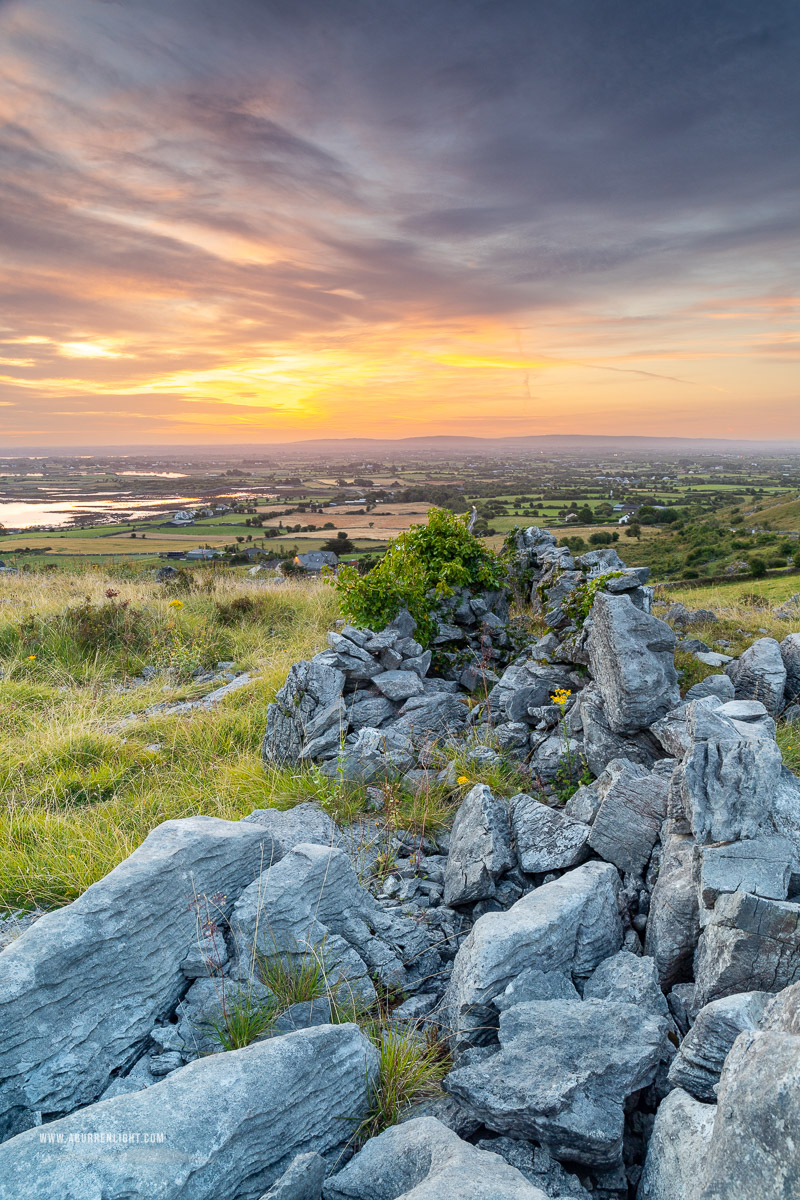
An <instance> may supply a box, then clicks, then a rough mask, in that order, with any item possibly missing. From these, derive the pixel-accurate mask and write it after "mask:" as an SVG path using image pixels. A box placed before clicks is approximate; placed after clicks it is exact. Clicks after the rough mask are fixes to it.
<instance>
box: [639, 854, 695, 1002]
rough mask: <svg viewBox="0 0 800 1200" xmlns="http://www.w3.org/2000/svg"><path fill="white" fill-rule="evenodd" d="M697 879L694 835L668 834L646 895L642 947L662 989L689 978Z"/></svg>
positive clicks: (693, 937) (692, 956)
mask: <svg viewBox="0 0 800 1200" xmlns="http://www.w3.org/2000/svg"><path fill="white" fill-rule="evenodd" d="M699 878H700V851H699V848H698V846H697V843H696V842H695V840H694V838H691V837H688V836H686V835H685V834H680V833H675V832H672V833H670V834H669V835H668V836H667V839H666V841H665V843H664V847H663V850H662V855H661V865H660V869H659V872H658V878H657V879H656V882H655V887H654V888H653V893H652V896H651V898H650V915H649V918H648V921H647V933H646V937H645V947H644V948H645V953H646V954H648V955H651V956H652V957H653V959H654V961H655V964H656V970H657V972H658V977H659V980H660V981H661V987H662V988H663V990H664V991H670V989H671V988H673V987H674V986H675V984H676V983H684V982H686V981H687V980H690V979H691V978H692V961H693V958H694V952H695V948H696V946H697V939H698V937H699V936H700V909H699V903H698V894H697V893H698V884H699Z"/></svg>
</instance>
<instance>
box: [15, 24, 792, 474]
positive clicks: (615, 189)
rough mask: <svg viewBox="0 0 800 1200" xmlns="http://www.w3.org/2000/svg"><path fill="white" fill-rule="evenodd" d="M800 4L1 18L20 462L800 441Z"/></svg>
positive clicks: (16, 409) (16, 430) (17, 431)
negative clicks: (432, 439)
mask: <svg viewBox="0 0 800 1200" xmlns="http://www.w3.org/2000/svg"><path fill="white" fill-rule="evenodd" d="M798 62H800V5H798V4H797V2H796V0H767V2H761V0H701V2H698V0H630V2H620V0H557V2H554V0H525V2H517V0H482V2H477V0H225V2H224V3H221V2H220V0H0V121H1V122H2V132H1V133H0V185H1V192H0V447H2V448H4V449H6V450H8V449H9V448H13V447H14V446H20V447H21V446H25V447H29V446H33V445H47V446H60V445H63V446H65V447H68V446H72V445H81V446H90V445H119V446H121V447H126V446H131V447H133V446H143V445H152V444H156V443H157V444H159V445H163V444H176V445H177V444H200V443H203V444H208V445H222V444H224V443H235V444H237V445H241V444H250V443H253V444H259V445H262V444H266V443H269V442H280V441H289V440H295V439H298V438H299V439H304V438H317V437H350V436H353V437H380V438H391V437H406V436H412V435H415V436H416V435H425V434H446V433H454V434H455V433H460V434H469V435H475V436H486V437H497V436H506V435H515V434H516V435H525V434H547V433H579V434H612V435H613V434H618V435H621V434H640V435H665V436H684V437H694V436H696V437H730V438H755V439H770V440H774V439H782V438H786V439H797V438H800V395H799V393H800V386H799V381H800V373H799V372H798V367H799V366H800V320H799V315H800V297H798V292H800V283H798V280H799V278H800V276H799V275H798V266H800V262H799V261H798V260H800V237H798V234H800V203H798V198H799V197H800V138H798V128H800V70H798Z"/></svg>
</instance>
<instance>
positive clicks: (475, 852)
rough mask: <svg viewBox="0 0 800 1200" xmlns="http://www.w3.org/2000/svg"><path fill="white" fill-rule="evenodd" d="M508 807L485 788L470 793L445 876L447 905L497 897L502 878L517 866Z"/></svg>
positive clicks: (462, 808)
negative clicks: (496, 892)
mask: <svg viewBox="0 0 800 1200" xmlns="http://www.w3.org/2000/svg"><path fill="white" fill-rule="evenodd" d="M515 862H516V860H515V857H514V851H513V849H512V846H511V826H510V823H509V817H508V806H507V804H506V802H505V801H504V800H496V799H495V798H494V796H493V795H492V793H491V791H490V789H489V788H488V787H487V786H486V784H483V783H478V784H476V785H475V787H473V788H472V789H471V791H469V792H468V793H467V795H466V796H465V798H464V800H463V801H462V803H461V806H460V808H459V810H458V812H457V813H456V816H455V820H454V821H453V828H452V832H451V835H450V853H449V854H448V857H447V867H446V869H445V873H444V902H445V904H448V905H451V906H452V905H459V904H470V903H472V902H473V901H475V900H485V899H488V898H489V897H491V896H493V895H494V894H495V889H496V885H497V883H498V881H499V879H500V877H501V876H502V875H504V874H505V873H506V872H507V871H510V870H511V868H512V867H513V866H514V865H515Z"/></svg>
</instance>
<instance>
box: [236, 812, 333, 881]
mask: <svg viewBox="0 0 800 1200" xmlns="http://www.w3.org/2000/svg"><path fill="white" fill-rule="evenodd" d="M242 820H243V821H244V822H246V823H249V824H254V825H259V826H261V828H263V829H266V830H267V831H268V832H269V834H270V836H271V838H272V840H273V842H274V844H275V845H276V846H279V847H280V851H281V855H283V854H287V853H288V852H289V851H290V850H294V848H295V846H299V845H300V844H301V843H306V844H307V843H316V844H317V845H320V846H337V845H338V844H339V841H340V838H341V834H340V832H339V828H338V826H337V824H336V822H335V821H333V820H332V819H331V818H330V817H329V816H328V814H327V813H326V812H325V811H324V809H322V808H320V806H319V805H318V804H310V803H306V804H295V805H294V807H293V808H289V809H286V810H285V811H281V810H280V809H278V808H256V809H254V810H253V812H251V813H248V815H247V816H246V817H242ZM269 865H270V864H269V862H265V863H264V866H263V869H266V868H267V867H268V866H269Z"/></svg>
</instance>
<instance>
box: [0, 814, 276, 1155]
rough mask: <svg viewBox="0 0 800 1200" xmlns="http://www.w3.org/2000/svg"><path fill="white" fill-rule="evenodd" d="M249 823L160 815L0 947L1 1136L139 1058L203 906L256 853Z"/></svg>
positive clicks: (263, 843)
mask: <svg viewBox="0 0 800 1200" xmlns="http://www.w3.org/2000/svg"><path fill="white" fill-rule="evenodd" d="M278 857H280V848H279V847H276V846H275V845H274V844H273V842H272V839H271V837H270V835H269V833H268V832H267V831H266V830H265V829H262V828H260V827H259V826H258V825H255V824H248V823H246V822H243V821H222V820H219V819H218V818H216V817H188V818H186V819H184V820H178V821H166V822H164V824H163V825H159V826H158V827H157V828H156V829H154V830H153V831H152V833H150V834H149V835H148V837H147V838H146V839H145V841H144V842H143V843H142V845H141V846H139V848H138V849H137V850H135V851H134V852H133V854H131V855H130V857H129V858H127V859H125V861H124V862H122V863H120V865H119V866H118V867H115V869H114V870H113V871H112V872H111V873H110V874H109V875H106V877H105V878H104V879H101V880H99V881H98V882H97V883H95V884H93V885H92V886H91V887H90V888H88V889H87V890H86V891H85V892H84V893H83V895H82V896H79V897H78V899H77V900H75V901H74V902H73V903H72V904H69V905H67V906H66V907H65V908H61V909H57V910H56V911H55V912H51V913H46V914H45V915H44V916H43V917H41V918H40V919H39V920H38V921H37V922H36V923H35V924H34V925H31V926H30V928H29V929H27V930H26V931H25V932H24V933H23V934H22V935H21V936H20V937H18V938H17V939H16V940H15V941H14V942H12V943H11V945H10V946H8V947H7V949H6V950H4V951H3V953H2V955H0V1014H2V1028H3V1037H2V1040H0V1084H2V1088H1V1089H0V1092H1V1094H2V1102H0V1136H6V1137H7V1136H9V1134H11V1133H15V1132H18V1131H19V1130H20V1129H25V1128H28V1127H29V1126H30V1125H31V1124H32V1123H33V1122H34V1120H36V1119H38V1118H36V1117H35V1116H34V1114H36V1113H44V1114H47V1115H48V1116H57V1115H60V1114H64V1113H68V1112H71V1111H72V1110H73V1109H74V1108H77V1107H78V1106H79V1105H84V1104H90V1103H92V1101H94V1100H96V1099H97V1098H98V1097H99V1096H100V1095H101V1093H102V1092H103V1091H104V1090H105V1089H106V1088H107V1087H108V1085H109V1083H110V1082H111V1078H112V1076H113V1075H116V1074H119V1073H124V1071H125V1069H126V1068H127V1067H129V1066H131V1064H132V1063H133V1062H134V1061H135V1060H136V1058H137V1057H138V1056H139V1053H140V1051H141V1048H142V1047H143V1045H144V1042H145V1041H146V1039H147V1037H148V1035H149V1033H150V1030H151V1029H152V1027H153V1025H154V1024H155V1022H156V1020H157V1019H158V1018H159V1017H161V1016H162V1015H164V1014H165V1013H167V1012H169V1011H170V1009H172V1008H173V1007H174V1005H175V1003H176V1002H177V1000H178V998H179V997H180V995H181V993H182V991H183V990H184V989H185V987H186V981H185V978H184V975H183V972H182V970H181V964H182V962H184V960H186V958H187V956H188V955H189V954H190V951H191V950H192V949H193V947H195V946H196V945H197V944H198V942H199V941H200V940H201V939H202V935H203V925H204V922H205V920H206V918H207V917H210V918H211V919H212V920H220V919H224V918H225V916H226V915H227V914H228V913H229V912H230V910H231V907H232V904H233V901H234V899H235V897H236V896H237V894H238V893H239V892H240V891H242V889H243V888H245V887H247V886H248V885H249V884H250V883H251V882H252V880H254V879H256V878H257V877H258V874H259V872H260V871H261V866H262V862H264V861H266V862H270V861H271V860H274V859H275V858H278Z"/></svg>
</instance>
